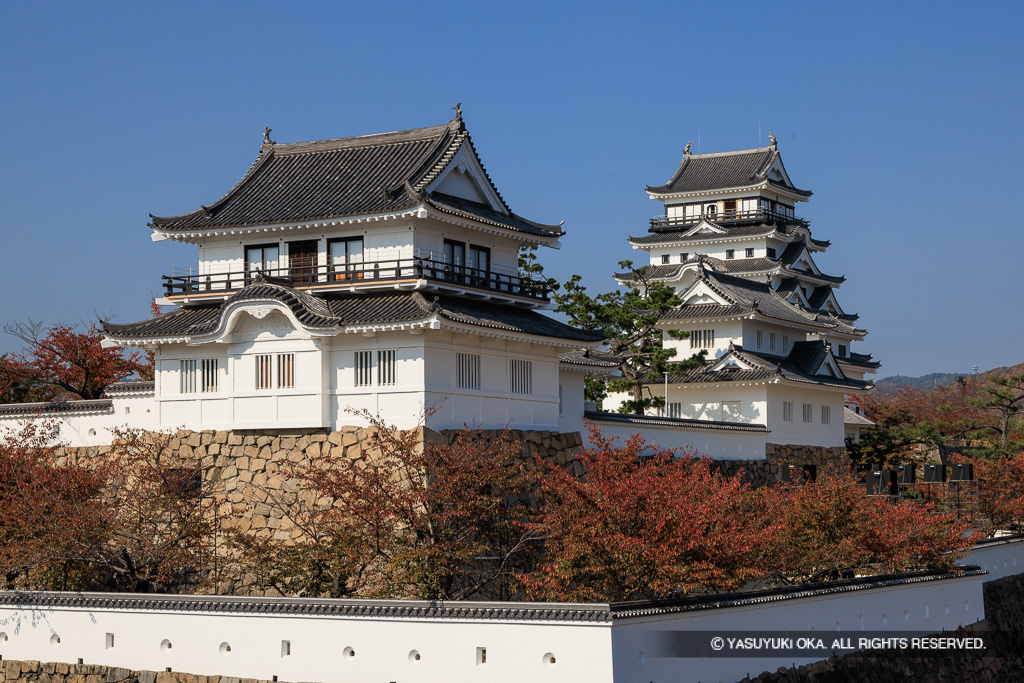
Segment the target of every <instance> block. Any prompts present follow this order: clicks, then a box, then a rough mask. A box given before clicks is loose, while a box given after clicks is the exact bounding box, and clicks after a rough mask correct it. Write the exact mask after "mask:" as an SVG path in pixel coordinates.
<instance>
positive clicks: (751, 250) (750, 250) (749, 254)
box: [747, 247, 754, 258]
mask: <svg viewBox="0 0 1024 683" xmlns="http://www.w3.org/2000/svg"><path fill="white" fill-rule="evenodd" d="M747 258H754V248H753V247H747Z"/></svg>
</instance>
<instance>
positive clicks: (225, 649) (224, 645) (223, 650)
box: [218, 643, 231, 655]
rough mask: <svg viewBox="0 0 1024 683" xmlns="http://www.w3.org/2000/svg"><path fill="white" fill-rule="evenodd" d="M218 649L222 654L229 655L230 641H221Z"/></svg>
mask: <svg viewBox="0 0 1024 683" xmlns="http://www.w3.org/2000/svg"><path fill="white" fill-rule="evenodd" d="M218 649H219V650H220V653H221V654H222V655H229V654H231V644H230V643H221V644H220V647H219V648H218Z"/></svg>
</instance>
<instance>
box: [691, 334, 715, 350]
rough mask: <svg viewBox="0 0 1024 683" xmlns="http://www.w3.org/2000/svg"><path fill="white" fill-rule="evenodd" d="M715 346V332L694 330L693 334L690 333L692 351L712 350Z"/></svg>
mask: <svg viewBox="0 0 1024 683" xmlns="http://www.w3.org/2000/svg"><path fill="white" fill-rule="evenodd" d="M714 345H715V331H714V330H693V331H692V332H690V348H691V349H710V348H711V347H712V346H714Z"/></svg>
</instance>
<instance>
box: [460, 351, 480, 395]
mask: <svg viewBox="0 0 1024 683" xmlns="http://www.w3.org/2000/svg"><path fill="white" fill-rule="evenodd" d="M455 365H456V378H455V383H456V387H458V388H459V389H479V388H480V354H478V353H459V354H457V355H456V362H455Z"/></svg>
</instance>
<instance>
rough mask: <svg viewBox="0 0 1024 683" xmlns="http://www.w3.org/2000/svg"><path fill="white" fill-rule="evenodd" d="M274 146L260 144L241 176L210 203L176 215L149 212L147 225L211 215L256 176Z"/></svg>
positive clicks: (269, 157)
mask: <svg viewBox="0 0 1024 683" xmlns="http://www.w3.org/2000/svg"><path fill="white" fill-rule="evenodd" d="M275 147H276V145H261V146H260V151H259V154H257V155H256V158H255V159H253V162H252V163H251V164H250V165H249V169H248V170H247V171H246V172H245V173H244V174H242V177H241V178H239V179H238V182H237V183H235V186H234V187H232V188H231V189H230V190H228V191H227V192H226V193H224V196H222V197H221V198H220V199H218V200H217V201H215V202H213V203H211V204H200V205H199V208H198V209H196V210H195V211H189V212H187V213H181V214H178V215H176V216H154V215H153V214H149V218H150V221H149V224H148V225H149V227H150V228H153V229H154V230H155V229H157V228H158V227H159V225H158V224H159V223H170V222H172V221H175V220H180V219H183V218H187V217H189V216H195V215H197V214H200V213H201V214H203V216H204V217H206V218H210V217H212V216H213V215H214V214H215V213H216V212H217V211H218V210H219V209H220V208H221V207H222V206H224V204H226V203H227V202H228V200H229V199H231V198H232V197H233V196H234V195H236V194H237V193H238V192H239V191H240V190H241V189H242V187H244V186H245V185H246V184H248V183H249V182H250V181H251V180H252V179H253V178H255V177H256V174H257V172H259V170H260V169H262V168H263V167H264V166H265V165H266V164H267V162H268V161H270V159H271V158H273V157H274V151H275Z"/></svg>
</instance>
